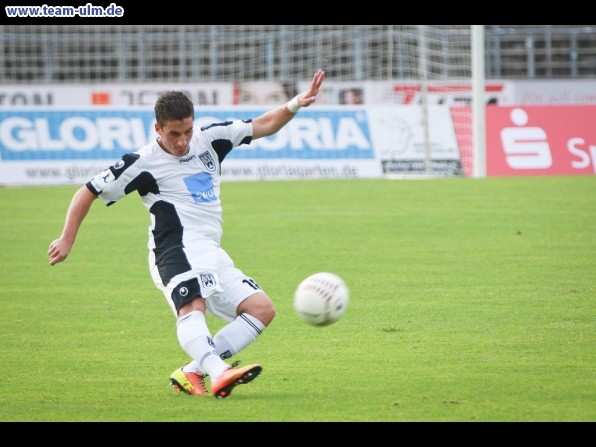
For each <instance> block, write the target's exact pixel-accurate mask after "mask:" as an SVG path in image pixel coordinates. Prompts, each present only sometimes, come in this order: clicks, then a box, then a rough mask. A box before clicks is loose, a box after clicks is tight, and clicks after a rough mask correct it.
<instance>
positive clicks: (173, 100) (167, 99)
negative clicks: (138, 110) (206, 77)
mask: <svg viewBox="0 0 596 447" xmlns="http://www.w3.org/2000/svg"><path fill="white" fill-rule="evenodd" d="M154 110H155V120H156V121H157V122H158V123H159V125H160V126H162V127H164V126H166V124H167V122H168V121H174V120H184V119H186V118H193V119H194V116H195V108H194V105H193V103H192V101H191V99H190V97H189V96H188V95H187V94H186V93H184V92H180V91H176V90H169V91H167V92H164V93H162V94H161V95H159V98H157V101H156V102H155V108H154Z"/></svg>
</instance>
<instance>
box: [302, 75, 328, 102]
mask: <svg viewBox="0 0 596 447" xmlns="http://www.w3.org/2000/svg"><path fill="white" fill-rule="evenodd" d="M323 79H325V72H324V71H323V70H317V71H316V72H315V75H314V76H313V78H312V82H311V84H310V88H309V89H308V90H306V91H305V92H302V93H300V94H299V95H298V98H297V99H298V104H299V105H300V107H308V106H309V105H311V104H312V103H313V102H315V99H316V97H317V94H318V93H319V87H321V84H322V83H323Z"/></svg>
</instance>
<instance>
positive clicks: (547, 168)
mask: <svg viewBox="0 0 596 447" xmlns="http://www.w3.org/2000/svg"><path fill="white" fill-rule="evenodd" d="M594 174H596V106H588V105H586V106H519V107H501V106H498V107H487V108H486V175H487V176H489V177H490V176H514V175H594Z"/></svg>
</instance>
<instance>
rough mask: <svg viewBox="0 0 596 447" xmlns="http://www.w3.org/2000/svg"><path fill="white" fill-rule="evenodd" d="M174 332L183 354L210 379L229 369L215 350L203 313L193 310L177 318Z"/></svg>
mask: <svg viewBox="0 0 596 447" xmlns="http://www.w3.org/2000/svg"><path fill="white" fill-rule="evenodd" d="M176 331H177V334H178V341H179V343H180V346H181V347H182V349H183V350H184V352H186V353H187V354H188V355H189V356H190V357H191V358H192V359H194V361H195V362H197V363H198V366H199V368H200V370H201V371H204V372H206V373H207V374H209V375H210V376H211V378H212V379H216V378H218V377H219V376H220V375H221V373H222V372H223V371H224V370H225V369H226V368H229V366H230V365H228V364H227V363H226V362H224V361H223V360H222V359H221V358H220V356H219V354H218V353H217V350H216V349H215V346H214V343H213V340H212V339H211V333H210V332H209V328H208V327H207V323H206V322H205V314H204V313H203V312H200V311H198V310H195V311H192V312H190V313H188V314H186V315H184V316H182V317H180V318H178V320H177V321H176Z"/></svg>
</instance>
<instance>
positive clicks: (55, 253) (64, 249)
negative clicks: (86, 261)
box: [48, 238, 72, 265]
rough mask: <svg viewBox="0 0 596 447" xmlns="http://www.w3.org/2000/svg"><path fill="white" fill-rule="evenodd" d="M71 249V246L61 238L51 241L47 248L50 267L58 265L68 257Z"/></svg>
mask: <svg viewBox="0 0 596 447" xmlns="http://www.w3.org/2000/svg"><path fill="white" fill-rule="evenodd" d="M71 247H72V244H69V243H68V242H66V241H65V240H63V239H62V238H60V239H56V240H55V241H52V243H51V244H50V247H49V248H48V257H49V259H50V265H54V264H58V263H59V262H62V261H64V260H65V259H66V258H67V257H68V254H69V253H70V249H71Z"/></svg>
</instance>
